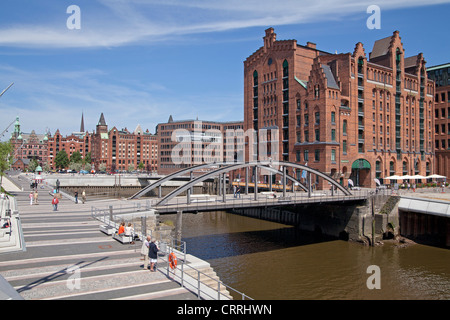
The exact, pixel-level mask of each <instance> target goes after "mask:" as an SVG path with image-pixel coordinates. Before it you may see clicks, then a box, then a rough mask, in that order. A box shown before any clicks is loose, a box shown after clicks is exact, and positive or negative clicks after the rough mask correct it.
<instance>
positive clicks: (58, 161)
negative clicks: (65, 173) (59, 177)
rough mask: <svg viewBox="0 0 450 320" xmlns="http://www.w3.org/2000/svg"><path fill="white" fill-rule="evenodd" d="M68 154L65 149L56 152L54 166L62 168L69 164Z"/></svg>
mask: <svg viewBox="0 0 450 320" xmlns="http://www.w3.org/2000/svg"><path fill="white" fill-rule="evenodd" d="M69 162H70V161H69V156H68V155H67V152H66V151H65V150H61V151H59V152H58V153H57V154H56V157H55V166H56V168H60V169H64V168H67V166H68V165H69Z"/></svg>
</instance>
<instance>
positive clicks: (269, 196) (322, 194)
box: [154, 189, 391, 213]
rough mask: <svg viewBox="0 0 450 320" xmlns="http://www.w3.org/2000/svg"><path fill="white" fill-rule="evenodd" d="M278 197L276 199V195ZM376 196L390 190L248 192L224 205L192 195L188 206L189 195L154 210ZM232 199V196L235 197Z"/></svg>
mask: <svg viewBox="0 0 450 320" xmlns="http://www.w3.org/2000/svg"><path fill="white" fill-rule="evenodd" d="M273 194H274V195H275V197H274V196H273ZM374 194H383V195H390V194H391V190H383V189H381V190H377V191H375V190H370V189H367V190H359V191H358V190H354V191H352V194H351V195H344V194H342V193H338V192H331V190H323V191H321V190H319V191H315V192H313V193H311V197H308V194H307V193H305V192H294V193H292V192H291V193H287V194H286V197H283V196H282V193H281V192H273V193H270V192H261V193H258V195H257V199H256V200H255V195H254V194H253V193H249V194H247V195H245V194H241V195H240V196H239V195H237V196H233V193H230V194H227V197H226V199H225V202H224V201H223V195H220V196H218V195H210V196H209V197H199V198H198V199H193V198H192V196H191V202H190V203H189V204H188V203H187V197H186V196H179V197H176V198H175V199H172V200H171V201H170V202H169V203H167V204H164V205H158V206H156V207H154V208H155V209H157V210H158V211H159V212H161V213H164V212H175V211H183V210H189V211H207V210H220V209H225V208H248V207H264V206H282V205H295V204H306V203H321V202H341V201H352V200H364V199H367V198H369V197H370V196H371V195H374ZM230 196H233V197H232V198H231V197H230Z"/></svg>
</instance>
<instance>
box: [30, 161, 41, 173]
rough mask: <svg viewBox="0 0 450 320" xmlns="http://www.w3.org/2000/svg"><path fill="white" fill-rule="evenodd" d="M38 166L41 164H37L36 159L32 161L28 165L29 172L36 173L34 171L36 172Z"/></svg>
mask: <svg viewBox="0 0 450 320" xmlns="http://www.w3.org/2000/svg"><path fill="white" fill-rule="evenodd" d="M38 165H39V163H38V162H37V160H36V159H32V160H31V161H30V163H29V164H28V171H29V172H34V170H36V168H37V167H38Z"/></svg>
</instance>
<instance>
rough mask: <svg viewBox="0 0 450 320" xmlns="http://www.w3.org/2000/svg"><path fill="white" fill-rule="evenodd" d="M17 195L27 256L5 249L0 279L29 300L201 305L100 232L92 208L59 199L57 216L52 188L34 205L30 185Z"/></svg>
mask: <svg viewBox="0 0 450 320" xmlns="http://www.w3.org/2000/svg"><path fill="white" fill-rule="evenodd" d="M22 183H23V184H24V190H26V191H24V192H15V194H16V198H17V203H18V209H19V215H20V219H21V222H22V229H23V234H24V239H25V243H26V251H25V252H20V251H19V252H5V251H2V248H0V274H1V275H2V276H3V277H4V278H5V279H6V281H8V282H9V284H10V285H11V286H12V287H14V289H16V291H17V292H18V293H19V294H20V295H21V296H22V297H23V298H24V299H83V300H85V299H86V300H87V299H94V300H104V299H142V300H144V299H170V300H179V299H180V300H190V299H192V300H193V299H195V300H197V299H198V297H197V295H196V294H194V293H192V292H191V291H188V290H187V289H185V288H182V287H180V285H179V284H178V283H176V282H174V281H172V280H171V279H170V278H168V277H167V276H166V275H165V265H164V264H160V265H158V269H157V270H158V271H157V272H150V271H148V270H144V269H143V263H144V261H143V260H141V256H140V246H141V244H142V243H141V242H139V241H137V242H136V244H135V245H131V244H126V245H124V244H121V243H119V242H118V241H116V240H113V239H112V237H111V236H108V235H105V234H103V233H101V232H100V231H99V225H100V224H101V223H100V222H99V221H97V220H95V219H93V218H91V216H90V205H91V204H92V202H91V203H89V202H88V203H86V204H84V205H83V204H74V203H73V202H72V201H70V200H67V199H65V198H63V199H61V200H60V203H59V206H58V211H53V208H52V205H51V196H50V194H49V193H48V190H47V189H39V200H38V203H39V204H38V205H30V204H29V203H30V202H29V199H28V194H29V182H28V181H22Z"/></svg>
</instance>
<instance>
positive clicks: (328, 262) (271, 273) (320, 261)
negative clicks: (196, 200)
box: [163, 212, 450, 300]
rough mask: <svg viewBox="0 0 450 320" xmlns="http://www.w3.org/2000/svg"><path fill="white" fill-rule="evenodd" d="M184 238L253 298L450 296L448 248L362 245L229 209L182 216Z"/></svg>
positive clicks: (228, 280) (228, 281) (222, 275)
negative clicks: (374, 278) (376, 283)
mask: <svg viewBox="0 0 450 320" xmlns="http://www.w3.org/2000/svg"><path fill="white" fill-rule="evenodd" d="M163 219H172V220H174V217H170V216H163ZM183 240H184V241H186V243H187V248H188V252H189V253H190V254H193V255H195V256H198V257H199V258H201V259H204V260H207V261H208V262H209V263H210V264H211V266H212V267H213V268H214V270H215V271H216V272H217V274H218V275H219V276H220V278H221V280H222V281H224V282H225V283H226V284H228V285H230V286H232V287H233V288H235V289H237V290H239V291H241V292H244V293H245V294H247V295H249V296H251V297H253V298H255V299H271V300H275V299H285V300H288V299H292V300H296V299H450V250H448V249H442V248H435V247H429V246H423V245H413V246H410V247H407V248H399V247H397V246H395V245H393V244H389V243H387V244H385V245H384V246H380V247H374V248H372V247H364V246H362V245H359V244H355V243H349V242H346V241H341V240H335V239H331V238H325V237H319V236H317V235H314V234H311V233H305V232H302V231H299V230H298V229H296V228H294V227H291V226H286V225H283V224H277V223H272V222H268V221H262V220H258V219H253V218H248V217H242V216H238V215H233V214H228V213H225V212H210V213H200V214H197V215H194V214H187V215H184V216H183ZM370 265H377V266H379V267H380V270H381V289H380V290H375V289H374V290H369V289H368V288H367V286H366V281H367V278H368V277H369V276H370V274H368V273H367V267H368V266H370Z"/></svg>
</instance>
